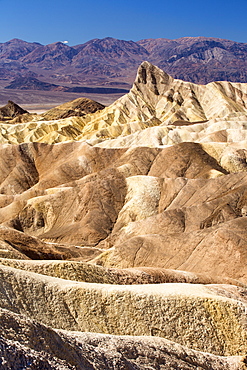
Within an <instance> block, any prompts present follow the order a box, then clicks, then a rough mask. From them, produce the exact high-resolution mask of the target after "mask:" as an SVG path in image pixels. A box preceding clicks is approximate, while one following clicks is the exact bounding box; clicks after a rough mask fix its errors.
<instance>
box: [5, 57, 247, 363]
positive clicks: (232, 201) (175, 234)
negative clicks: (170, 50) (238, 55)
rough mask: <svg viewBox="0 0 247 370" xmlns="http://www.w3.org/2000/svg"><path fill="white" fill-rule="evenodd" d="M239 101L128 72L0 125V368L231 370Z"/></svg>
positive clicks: (240, 287) (235, 92)
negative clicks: (122, 81) (95, 91)
mask: <svg viewBox="0 0 247 370" xmlns="http://www.w3.org/2000/svg"><path fill="white" fill-rule="evenodd" d="M246 89H247V88H246V85H245V84H237V83H226V82H222V83H210V84H208V85H206V86H202V85H195V84H193V83H187V82H184V81H181V80H176V79H173V78H172V77H171V76H169V75H167V74H166V73H164V72H163V71H162V70H160V69H159V68H157V67H155V66H153V65H151V64H150V63H148V62H144V63H142V64H141V66H140V67H139V69H138V73H137V77H136V80H135V83H134V85H133V88H132V89H131V91H130V92H129V93H128V94H126V95H125V96H123V97H122V98H120V99H119V100H118V101H116V102H115V103H114V104H112V105H111V106H109V107H102V106H100V105H98V104H97V103H96V102H92V101H88V100H85V99H83V98H82V99H80V100H77V101H72V102H69V103H67V104H65V105H62V106H60V107H57V108H56V109H55V110H51V111H48V112H46V113H45V114H42V115H27V114H24V115H20V116H19V117H17V118H14V119H9V120H8V121H4V122H1V125H0V128H1V146H0V152H1V155H0V169H1V171H0V204H1V208H0V275H1V279H0V311H1V312H0V322H1V325H2V327H3V328H4V330H3V332H2V334H1V338H0V353H1V356H0V364H1V366H5V368H6V369H9V368H11V369H18V366H19V367H20V366H27V363H28V364H29V366H30V368H34V369H35V366H36V368H37V366H40V367H41V366H43V368H47V369H55V368H59V369H63V368H64V369H85V370H86V369H101V368H102V367H103V368H106V369H108V368H109V369H113V368H114V369H119V370H120V369H122V368H126V369H133V368H135V369H140V370H142V369H157V370H160V369H167V368H169V369H177V368H181V369H215V370H217V369H220V370H221V369H229V370H230V369H231V370H235V369H236V370H240V369H245V368H246V351H247V350H246V307H247V306H246V305H247V302H246V294H247V288H246V284H247V269H246V265H247V263H246V262H247V261H246V260H247V254H246V226H247V225H246V223H247V218H246V214H247V196H246V185H247V176H246V168H247V161H246V152H247V143H246V139H245V131H246V127H245V126H246V122H247V119H246V104H247V99H246V97H247V95H246ZM69 112H70V113H69ZM71 114H72V116H71V117H70V115H71ZM64 117H66V118H64ZM89 332H90V333H89ZM37 333H38V334H37ZM35 338H36V339H35ZM37 338H39V340H37ZM61 348H62V349H63V350H62V351H61Z"/></svg>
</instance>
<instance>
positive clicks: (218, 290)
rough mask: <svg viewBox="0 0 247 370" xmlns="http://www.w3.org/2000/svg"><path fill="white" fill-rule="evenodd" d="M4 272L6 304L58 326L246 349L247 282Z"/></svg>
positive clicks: (0, 292)
mask: <svg viewBox="0 0 247 370" xmlns="http://www.w3.org/2000/svg"><path fill="white" fill-rule="evenodd" d="M0 275H1V279H0V284H1V287H0V302H1V307H2V308H4V309H8V310H10V311H13V312H15V313H18V314H23V315H27V316H28V317H30V318H32V319H35V320H38V321H41V322H43V323H44V324H46V325H50V326H52V327H54V328H61V329H65V330H75V331H91V332H101V333H108V334H116V335H157V336H160V337H165V338H167V339H170V340H172V341H175V342H178V343H180V344H182V345H186V346H190V348H193V349H196V350H200V351H207V352H211V353H214V354H218V355H230V356H231V355H244V354H245V353H246V299H245V294H246V289H245V288H241V287H236V286H232V285H207V286H203V285H198V284H152V285H125V286H124V285H121V286H120V285H105V284H103V285H101V284H94V283H79V282H75V281H68V280H62V279H58V278H52V277H49V276H44V275H40V274H37V273H32V272H26V271H23V270H18V269H14V268H11V267H7V266H0ZM34 297H35V299H34ZM205 332H206V333H207V334H206V335H205V334H204V333H205Z"/></svg>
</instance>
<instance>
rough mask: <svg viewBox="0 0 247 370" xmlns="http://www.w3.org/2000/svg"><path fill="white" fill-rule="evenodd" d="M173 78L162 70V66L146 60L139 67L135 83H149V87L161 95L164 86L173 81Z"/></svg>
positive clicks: (137, 84)
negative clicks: (159, 66)
mask: <svg viewBox="0 0 247 370" xmlns="http://www.w3.org/2000/svg"><path fill="white" fill-rule="evenodd" d="M173 80H174V79H173V78H172V77H171V76H170V75H168V74H167V73H165V72H164V71H162V70H161V69H160V68H158V67H156V66H154V65H153V64H151V63H149V62H147V61H145V62H142V63H141V65H140V66H139V68H138V71H137V76H136V80H135V83H134V85H135V86H136V87H138V86H140V85H147V87H148V88H149V89H150V90H151V91H152V92H153V93H154V94H155V95H160V93H161V92H163V90H164V86H166V85H169V84H171V83H172V82H173Z"/></svg>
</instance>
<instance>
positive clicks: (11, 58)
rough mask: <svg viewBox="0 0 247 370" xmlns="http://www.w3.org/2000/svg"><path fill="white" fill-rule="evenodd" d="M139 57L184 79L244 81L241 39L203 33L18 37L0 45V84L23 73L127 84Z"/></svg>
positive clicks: (246, 54) (58, 80) (245, 55)
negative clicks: (71, 41) (45, 39)
mask: <svg viewBox="0 0 247 370" xmlns="http://www.w3.org/2000/svg"><path fill="white" fill-rule="evenodd" d="M145 60H146V61H149V62H151V63H153V64H155V65H156V66H158V67H159V68H161V69H163V70H164V71H165V72H166V73H168V74H170V75H171V76H172V77H174V78H178V79H182V80H185V81H189V82H194V83H199V84H206V83H209V82H212V81H222V80H227V81H232V82H247V44H245V43H239V42H234V41H230V40H224V39H219V38H206V37H183V38H179V39H176V40H169V39H165V38H159V39H145V40H140V41H137V42H134V41H125V40H118V39H115V38H111V37H107V38H104V39H93V40H90V41H88V42H86V43H84V44H79V45H75V46H68V45H66V44H64V43H62V42H55V43H53V44H49V45H41V44H39V43H36V42H33V43H31V42H26V41H23V40H19V39H13V40H10V41H8V42H5V43H1V44H0V84H1V85H5V86H6V85H8V82H9V81H11V80H13V79H16V78H19V77H25V78H37V79H40V80H41V81H43V82H47V83H52V84H58V85H60V84H65V85H66V84H67V85H69V86H71V84H73V85H74V86H105V85H107V86H109V87H110V86H114V87H118V86H119V87H121V88H128V87H130V85H131V84H132V83H133V81H134V77H135V73H136V69H137V68H138V66H139V64H140V63H141V62H143V61H145ZM16 88H19V87H16Z"/></svg>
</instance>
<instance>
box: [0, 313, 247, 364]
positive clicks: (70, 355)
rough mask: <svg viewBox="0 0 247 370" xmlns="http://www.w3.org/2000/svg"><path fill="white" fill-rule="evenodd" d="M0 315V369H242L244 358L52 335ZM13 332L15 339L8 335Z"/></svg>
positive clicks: (131, 340)
mask: <svg viewBox="0 0 247 370" xmlns="http://www.w3.org/2000/svg"><path fill="white" fill-rule="evenodd" d="M0 312H1V313H0V322H1V325H2V326H3V328H4V336H3V338H2V339H1V341H0V354H1V359H0V364H1V365H2V366H5V368H6V369H12V370H17V369H19V368H20V367H24V366H27V365H28V367H29V368H30V369H37V368H41V367H42V368H45V369H57V368H59V369H62V370H67V369H75V368H76V369H78V370H86V369H90V370H94V369H97V370H99V369H103V368H104V369H106V370H108V369H109V370H110V369H113V368H114V369H116V370H120V369H122V368H123V367H124V368H126V369H132V368H133V367H134V368H135V369H137V370H143V369H144V370H145V369H147V370H148V369H150V366H151V367H152V369H157V370H158V369H159V370H162V369H164V370H165V369H168V368H169V369H174V370H175V369H178V368H182V369H184V370H192V369H197V370H198V369H204V370H205V369H206V370H210V369H214V370H240V369H243V368H244V358H241V357H229V358H226V357H220V356H215V355H211V354H209V353H202V352H197V351H193V350H191V349H189V348H186V347H184V346H181V345H179V344H177V343H176V344H175V343H172V342H170V341H168V340H165V339H161V338H152V337H138V336H137V337H133V336H110V335H103V334H96V333H94V334H93V333H78V332H77V333H73V332H68V331H67V332H66V331H59V330H52V329H51V328H50V327H49V328H48V327H47V326H45V325H42V324H40V323H37V322H35V321H33V320H30V319H27V318H25V317H24V316H21V315H17V314H14V313H12V312H10V311H7V310H3V309H1V311H0ZM13 329H15V331H16V332H17V333H18V334H17V336H16V335H13ZM37 338H39V340H37ZM17 341H21V343H22V344H18V342H17ZM57 344H59V348H58V346H57Z"/></svg>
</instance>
